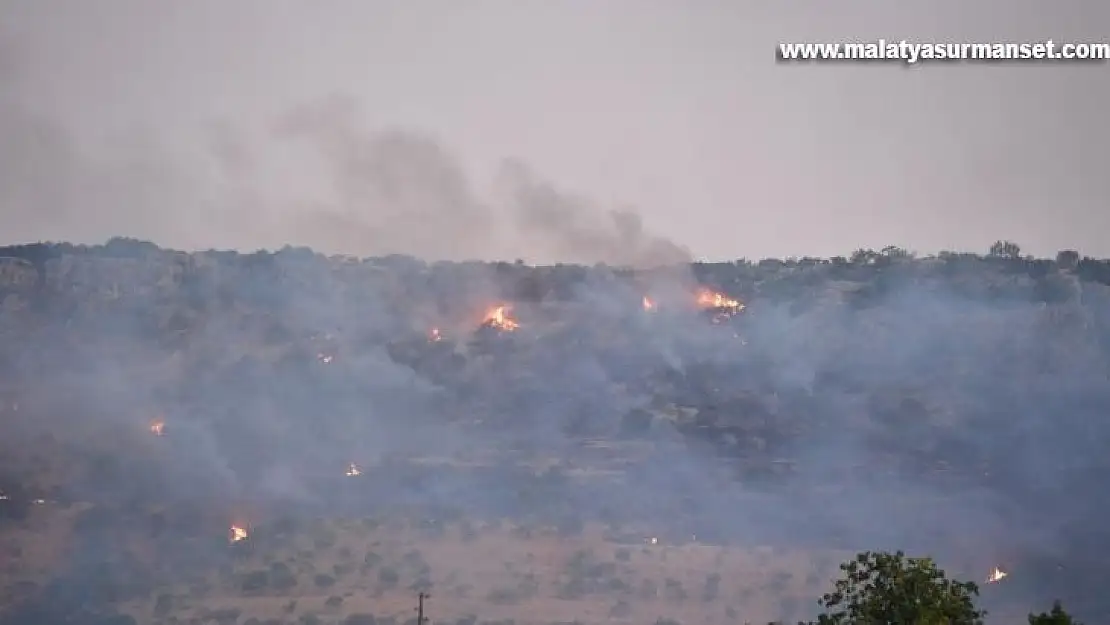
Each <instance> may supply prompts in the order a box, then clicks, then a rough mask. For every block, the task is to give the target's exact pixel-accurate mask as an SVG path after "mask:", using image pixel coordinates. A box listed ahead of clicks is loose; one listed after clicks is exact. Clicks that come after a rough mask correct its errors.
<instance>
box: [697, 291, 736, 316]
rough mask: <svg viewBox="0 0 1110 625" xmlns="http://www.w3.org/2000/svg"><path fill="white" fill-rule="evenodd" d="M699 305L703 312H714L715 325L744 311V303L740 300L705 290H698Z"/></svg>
mask: <svg viewBox="0 0 1110 625" xmlns="http://www.w3.org/2000/svg"><path fill="white" fill-rule="evenodd" d="M697 304H698V307H699V308H701V309H702V310H711V311H713V323H721V322H723V321H726V320H727V319H729V318H730V317H732V316H733V315H735V314H737V313H739V312H740V311H742V310H744V303H743V302H741V301H740V300H737V299H732V298H731V297H729V296H727V295H725V294H724V293H718V292H717V291H712V290H710V289H705V288H703V289H699V290H698V294H697Z"/></svg>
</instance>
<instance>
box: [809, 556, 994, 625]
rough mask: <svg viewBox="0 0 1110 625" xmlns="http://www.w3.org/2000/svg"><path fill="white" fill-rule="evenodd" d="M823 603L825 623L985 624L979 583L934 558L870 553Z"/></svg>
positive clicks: (846, 570) (846, 571)
mask: <svg viewBox="0 0 1110 625" xmlns="http://www.w3.org/2000/svg"><path fill="white" fill-rule="evenodd" d="M840 570H841V571H842V572H843V576H842V578H841V579H840V580H838V581H837V582H836V585H835V588H834V590H833V591H832V592H830V593H827V594H825V595H824V596H823V597H822V598H821V600H820V601H819V603H820V605H821V606H822V607H823V608H824V609H825V613H824V614H821V615H820V616H818V619H817V623H818V624H819V625H888V624H894V623H897V624H899V625H910V624H912V625H942V624H943V625H982V623H983V617H984V616H986V612H984V611H982V610H979V609H977V608H976V607H975V598H976V597H977V596H978V595H979V587H978V586H977V585H976V584H975V583H974V582H959V581H955V580H951V579H948V577H947V576H946V574H945V573H944V571H943V570H941V569H939V568H937V566H936V564H935V563H934V562H933V561H932V559H930V558H907V557H906V555H905V554H904V553H902V552H901V551H899V552H897V553H887V552H871V551H865V552H863V553H860V554H859V555H857V556H856V557H855V559H854V560H850V561H848V562H845V563H844V564H841V565H840Z"/></svg>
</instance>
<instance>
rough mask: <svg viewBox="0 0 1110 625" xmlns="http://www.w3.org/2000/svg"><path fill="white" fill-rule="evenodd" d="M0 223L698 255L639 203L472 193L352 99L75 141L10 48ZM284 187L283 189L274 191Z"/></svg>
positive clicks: (325, 248) (67, 233)
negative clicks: (656, 228)
mask: <svg viewBox="0 0 1110 625" xmlns="http://www.w3.org/2000/svg"><path fill="white" fill-rule="evenodd" d="M0 56H2V57H3V59H4V62H5V63H6V69H0V71H3V72H4V73H2V74H0V84H4V85H6V86H8V87H9V88H8V89H6V90H5V91H7V95H0V137H2V139H3V140H2V142H0V166H2V168H0V215H2V216H3V218H4V221H5V223H6V224H9V226H8V227H7V228H6V236H8V237H12V239H10V240H17V241H27V240H69V241H80V242H97V241H103V240H105V239H107V238H109V237H111V236H120V235H123V236H134V237H139V238H142V239H147V240H154V241H157V242H160V243H163V244H166V245H171V246H174V247H176V248H181V249H208V248H212V247H218V248H237V249H245V250H252V249H257V248H260V247H264V248H270V249H276V248H279V247H281V246H283V245H286V244H290V243H294V244H299V245H308V246H311V247H312V248H313V249H316V250H318V251H321V252H324V253H335V254H351V255H359V256H368V255H388V254H412V255H415V256H418V257H421V258H426V259H429V260H468V259H481V260H493V259H515V258H520V259H524V260H527V261H529V262H541V263H554V262H582V263H594V262H610V263H617V264H621V265H629V266H656V265H663V264H669V263H674V262H677V261H683V260H688V259H689V253H688V252H687V251H686V250H685V249H684V248H682V247H681V246H679V245H677V244H675V243H672V242H670V241H668V240H667V239H665V238H663V237H660V236H658V235H655V234H652V233H651V232H649V231H648V230H647V229H646V227H645V226H644V224H643V223H642V220H641V218H640V216H639V215H638V214H637V213H636V212H635V211H634V210H632V209H628V208H622V209H620V210H605V209H603V208H601V207H597V206H595V205H593V204H591V203H590V202H588V201H585V200H583V199H581V198H577V197H573V196H572V195H570V194H568V193H566V192H564V191H560V190H558V189H557V188H556V187H555V186H553V185H552V184H551V183H549V182H546V181H543V180H542V179H540V178H537V177H536V175H535V174H534V173H531V172H530V171H529V170H528V169H527V168H526V167H525V166H524V165H523V164H521V163H519V162H518V161H515V160H514V161H512V162H511V163H509V164H507V165H506V166H505V167H504V173H503V175H501V176H499V177H498V179H497V180H496V181H490V183H489V184H476V183H475V182H474V181H473V180H472V178H471V176H469V175H468V173H467V172H466V171H465V170H464V169H463V167H462V166H461V165H460V163H459V161H458V160H457V159H456V158H455V157H454V156H453V155H452V154H451V153H450V152H449V151H447V150H446V149H445V148H444V147H443V146H441V145H440V144H439V142H438V141H437V140H436V139H435V138H434V137H431V136H428V135H426V134H423V133H420V132H416V131H411V130H407V129H400V128H385V129H378V130H371V129H368V128H366V127H365V126H364V125H363V124H362V123H361V116H360V107H359V105H358V103H357V102H355V101H354V100H353V99H352V98H349V97H344V96H333V97H330V98H324V99H321V100H319V101H317V102H312V103H308V104H305V105H303V106H299V107H297V108H295V109H294V110H292V111H289V112H287V113H285V114H281V115H278V116H277V119H276V120H275V121H274V122H273V123H272V124H266V125H263V127H262V128H251V127H249V126H245V125H237V124H235V123H233V122H231V121H228V120H220V121H216V122H213V123H211V124H208V125H207V126H206V127H203V128H199V129H197V130H198V132H197V136H199V137H201V140H200V141H198V142H195V144H194V145H189V146H188V149H182V148H181V147H180V146H177V144H172V145H174V146H177V147H170V146H171V142H169V141H167V140H165V137H162V136H160V133H159V131H158V129H153V128H133V129H131V131H129V132H128V133H126V134H123V135H119V134H117V135H114V136H111V137H109V138H108V139H107V140H105V141H96V140H93V139H88V138H84V139H81V140H79V139H78V138H77V137H75V136H74V135H73V134H72V133H71V132H70V131H69V129H67V127H66V125H65V124H64V123H62V122H60V121H58V120H54V119H51V118H49V117H47V116H44V115H42V114H39V113H36V112H35V110H36V109H35V106H34V104H35V103H34V102H27V101H24V100H22V99H20V97H19V89H18V88H17V87H18V80H19V74H18V68H19V65H18V62H17V59H16V57H15V56H14V55H13V54H10V53H9V54H5V53H4V52H3V51H0ZM275 190H278V191H275Z"/></svg>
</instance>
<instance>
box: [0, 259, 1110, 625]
mask: <svg viewBox="0 0 1110 625" xmlns="http://www.w3.org/2000/svg"><path fill="white" fill-rule="evenodd" d="M0 254H6V255H8V256H12V257H16V258H19V259H21V260H19V261H18V262H14V263H13V265H18V266H19V267H21V268H24V269H26V270H27V271H32V270H33V271H34V272H35V275H36V276H38V277H37V278H36V279H35V280H28V279H27V276H26V275H24V274H26V271H24V272H22V273H20V276H21V277H20V279H19V280H18V281H16V280H14V279H13V280H12V281H11V282H10V284H4V285H0V286H2V287H3V288H4V289H5V291H4V300H3V301H4V302H5V307H4V308H3V314H2V316H0V323H2V324H3V325H2V327H0V331H2V332H3V336H4V340H3V342H0V366H2V367H4V371H3V375H0V407H3V408H4V410H3V411H2V412H0V416H2V417H3V419H4V423H5V427H6V432H5V437H4V440H3V441H0V444H2V445H3V446H2V447H0V493H2V497H0V512H3V514H4V516H3V519H4V521H3V523H5V524H3V525H0V538H5V540H7V541H8V542H7V543H6V544H14V543H13V542H11V541H14V540H16V536H18V537H19V538H18V540H19V541H21V544H24V545H31V544H32V543H33V541H32V539H31V538H28V537H32V536H40V534H39V533H38V532H39V530H38V529H37V528H40V527H41V528H51V529H50V530H49V536H47V535H46V534H41V536H40V538H39V539H41V540H42V541H44V542H43V545H47V544H50V545H58V547H57V548H56V549H55V548H51V549H53V551H51V549H46V548H43V549H42V550H41V551H42V553H43V555H42V556H41V558H40V557H39V556H38V555H35V554H38V553H39V550H36V549H37V548H32V547H29V546H27V547H23V551H24V553H25V554H26V555H25V556H21V557H20V559H12V560H11V565H10V566H9V565H6V568H2V569H0V587H8V588H11V589H16V588H21V589H23V591H25V592H21V593H16V592H15V591H14V590H12V592H10V593H9V594H8V595H5V597H9V599H6V600H5V601H7V602H8V603H6V604H5V608H4V609H15V608H17V607H19V608H23V607H27V606H28V605H29V606H32V607H34V606H39V607H41V605H42V604H39V603H35V600H36V598H40V599H43V601H45V598H47V597H49V598H50V600H51V601H52V602H53V603H52V604H57V605H59V606H62V607H64V608H65V609H68V610H73V611H79V610H85V609H91V608H90V606H92V607H95V608H96V609H97V610H101V611H103V612H109V611H111V610H119V611H126V612H128V613H130V614H133V615H135V617H136V618H137V619H138V620H139V622H156V621H157V622H163V623H169V622H173V621H171V620H170V619H171V618H175V619H178V621H177V622H189V619H197V620H199V621H201V622H203V621H205V619H207V620H215V621H220V618H222V619H223V620H224V621H227V622H231V619H230V616H229V615H230V613H231V612H229V611H230V610H232V608H234V609H237V610H239V611H240V612H241V614H240V615H239V616H241V618H239V616H237V618H239V622H244V621H246V620H247V619H248V618H257V619H259V620H260V621H261V622H265V621H266V620H267V619H278V620H279V621H281V622H297V621H303V620H304V619H308V618H309V617H310V616H311V617H314V618H319V619H324V618H325V617H326V618H328V619H331V620H333V621H336V622H343V620H344V619H346V618H348V617H350V616H351V615H358V614H364V613H368V612H372V613H373V614H375V615H377V616H382V617H385V616H393V617H403V618H405V619H407V618H409V613H410V611H411V607H412V606H411V600H412V594H413V593H414V592H420V591H421V590H429V589H432V592H433V596H434V597H435V598H436V601H437V603H435V604H434V606H435V610H438V612H436V614H437V618H447V617H448V616H450V618H451V619H456V618H464V617H465V616H466V615H467V614H468V613H469V614H482V615H483V618H485V619H491V618H501V619H509V618H514V619H517V621H518V622H526V621H527V619H528V618H536V622H539V623H548V622H553V621H558V620H560V619H562V620H567V621H571V620H574V619H575V618H579V619H582V620H583V622H601V621H605V620H607V619H611V618H612V619H626V620H628V619H630V620H634V621H636V622H654V621H655V620H656V619H659V618H673V619H676V620H678V621H682V622H686V623H693V622H710V621H714V620H715V619H716V620H721V619H725V620H729V619H738V620H739V622H743V621H744V620H745V619H746V620H756V621H757V620H760V619H762V620H763V621H766V620H770V619H772V618H794V619H795V620H796V619H798V618H809V617H810V616H811V614H810V612H811V610H810V608H811V604H812V599H813V597H814V596H816V595H819V594H820V593H819V590H820V589H821V588H822V587H823V585H824V584H826V582H828V580H829V578H830V577H831V576H833V575H835V570H836V566H835V565H836V563H838V562H840V561H842V560H843V558H844V557H845V556H846V555H847V554H850V553H852V552H853V551H854V550H857V549H865V548H870V547H872V546H873V544H874V543H879V544H883V545H887V544H889V545H893V546H895V547H904V548H906V549H907V550H914V551H925V552H928V553H935V554H937V556H938V557H939V558H945V559H946V560H945V561H946V562H947V563H950V565H951V566H950V568H951V569H952V570H955V571H958V572H960V574H961V575H962V576H964V577H966V578H968V579H973V580H977V581H984V580H985V582H986V583H985V584H984V589H985V590H984V595H985V596H988V598H992V597H993V598H996V599H997V600H999V601H1002V600H1003V599H1006V600H1017V599H1015V598H1014V597H1017V595H1014V596H1010V595H1007V594H1006V593H1011V592H1012V593H1027V594H1026V595H1021V596H1020V597H1018V599H1022V598H1024V597H1026V596H1028V597H1031V598H1033V599H1036V600H1037V601H1041V600H1042V599H1043V598H1042V597H1041V596H1040V595H1039V594H1037V593H1041V594H1045V595H1049V596H1060V597H1063V598H1065V599H1067V600H1069V601H1071V602H1072V603H1074V604H1080V605H1083V606H1088V607H1089V609H1090V610H1092V612H1091V613H1094V612H1093V611H1094V610H1096V609H1101V608H1100V606H1102V607H1105V606H1103V604H1101V603H1100V601H1101V600H1100V599H1099V597H1101V596H1102V593H1101V589H1100V588H1096V586H1097V584H1095V583H1094V582H1091V581H1089V580H1090V579H1091V576H1090V572H1091V570H1092V568H1094V569H1097V567H1098V566H1100V564H1099V562H1100V561H1101V559H1100V557H1099V556H1100V555H1101V553H1100V552H1099V549H1098V547H1097V545H1100V544H1103V543H1101V542H1100V541H1102V540H1104V539H1105V538H1106V534H1105V531H1104V529H1103V528H1102V527H1101V524H1098V523H1095V522H1094V521H1091V522H1089V523H1088V522H1086V521H1083V520H1082V519H1098V518H1100V517H1099V515H1098V512H1099V511H1100V510H1101V509H1102V508H1103V507H1102V503H1103V502H1104V499H1105V495H1104V492H1105V489H1103V488H1102V487H1101V485H1102V484H1103V482H1104V478H1105V477H1107V475H1108V474H1110V471H1107V470H1106V469H1107V465H1106V460H1105V458H1107V457H1110V455H1107V454H1106V453H1105V452H1106V451H1107V450H1106V449H1104V447H1105V444H1104V442H1103V441H1105V440H1110V437H1107V436H1104V434H1106V432H1103V430H1102V428H1103V426H1102V425H1101V423H1102V422H1101V420H1100V419H1101V415H1102V414H1103V412H1104V411H1105V410H1106V409H1110V390H1108V388H1107V385H1106V384H1105V380H1106V378H1107V376H1108V375H1110V364H1108V363H1110V358H1108V356H1110V354H1108V353H1107V352H1106V347H1105V346H1107V345H1110V289H1108V287H1107V286H1106V284H1107V283H1110V266H1108V265H1107V264H1106V263H1103V262H1102V261H1097V262H1096V261H1084V262H1081V263H1079V264H1074V265H1068V266H1064V265H1061V264H1058V263H1055V262H1053V261H1025V260H1020V259H1009V260H1006V259H1000V258H993V257H987V258H978V257H967V256H946V257H942V258H931V259H921V260H916V259H912V258H903V257H893V256H891V257H887V256H883V255H877V256H875V257H872V256H868V257H867V260H866V262H863V261H860V262H854V261H849V260H844V259H832V260H828V261H816V260H813V259H809V260H806V261H788V262H775V263H771V262H765V263H760V264H750V263H721V264H696V265H693V266H684V267H677V268H663V269H658V270H652V271H632V270H625V269H618V268H609V267H604V266H595V267H590V268H587V267H578V266H570V265H557V266H551V267H530V266H527V265H523V264H509V263H487V264H483V263H460V264H451V263H435V264H426V263H423V262H420V261H418V260H415V259H411V258H403V257H387V258H375V259H365V260H358V261H352V260H351V259H348V258H327V257H324V256H322V255H318V254H313V253H311V252H308V251H306V250H291V249H289V250H283V251H280V252H277V253H273V254H271V253H257V254H248V255H241V254H235V253H228V252H205V253H196V254H181V253H174V252H169V251H166V250H160V249H158V248H156V247H153V246H149V245H146V244H139V243H135V242H127V241H115V242H113V243H112V244H111V245H109V246H99V247H90V248H84V247H77V246H68V245H58V246H50V245H39V246H26V247H19V248H9V249H7V250H4V251H2V252H0ZM740 337H743V338H742V339H740ZM738 339H740V340H738ZM15 406H18V410H16V409H15V408H14V407H15ZM1059 510H1066V514H1062V513H1061V514H1059V515H1058V514H1056V512H1057V511H1059ZM1065 517H1066V520H1063V519H1064V518H1065ZM1077 519H1079V520H1077ZM43 531H44V532H45V531H46V530H43ZM13 532H18V534H17V533H13ZM39 539H35V540H39ZM29 541H30V542H29ZM13 553H14V552H13ZM63 556H64V557H63ZM32 557H33V558H38V559H37V560H35V561H34V562H32V561H30V558H32ZM13 558H14V556H13ZM17 560H18V561H17ZM1065 562H1066V566H1065V564H1064V563H1065ZM714 576H716V577H714ZM89 580H97V582H96V583H97V584H99V585H98V586H90V585H89V584H90V583H91V582H90V581H89ZM20 584H22V585H20ZM28 584H33V586H31V585H28ZM48 588H49V589H50V590H49V592H47V590H46V589H48ZM85 588H97V589H98V592H97V596H98V597H100V599H96V600H95V601H94V600H93V599H89V598H88V597H87V596H86V595H82V594H81V592H82V591H81V589H85ZM1010 589H1015V590H1010ZM1019 589H1020V590H1019ZM18 597H26V599H25V600H24V599H18ZM59 598H61V599H59ZM740 598H742V599H743V601H741V600H740ZM62 599H64V601H63V600H62ZM25 604H26V605H25ZM290 606H292V607H290ZM28 609H29V608H28ZM58 609H62V608H58ZM221 610H225V612H220V611H221ZM74 613H76V612H74ZM537 614H539V615H541V616H540V617H535V615H537ZM70 616H72V614H70ZM217 617H219V618H217ZM304 622H307V621H304ZM354 622H360V621H357V620H356V621H354ZM366 622H370V621H366Z"/></svg>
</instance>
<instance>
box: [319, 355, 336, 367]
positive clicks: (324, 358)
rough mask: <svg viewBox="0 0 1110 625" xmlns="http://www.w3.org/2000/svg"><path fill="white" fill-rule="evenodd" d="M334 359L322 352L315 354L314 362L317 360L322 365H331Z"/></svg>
mask: <svg viewBox="0 0 1110 625" xmlns="http://www.w3.org/2000/svg"><path fill="white" fill-rule="evenodd" d="M334 359H335V357H334V356H332V355H331V354H325V353H323V352H320V353H319V354H316V360H319V361H320V362H322V363H324V364H325V365H327V364H331V361H332V360H334Z"/></svg>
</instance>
